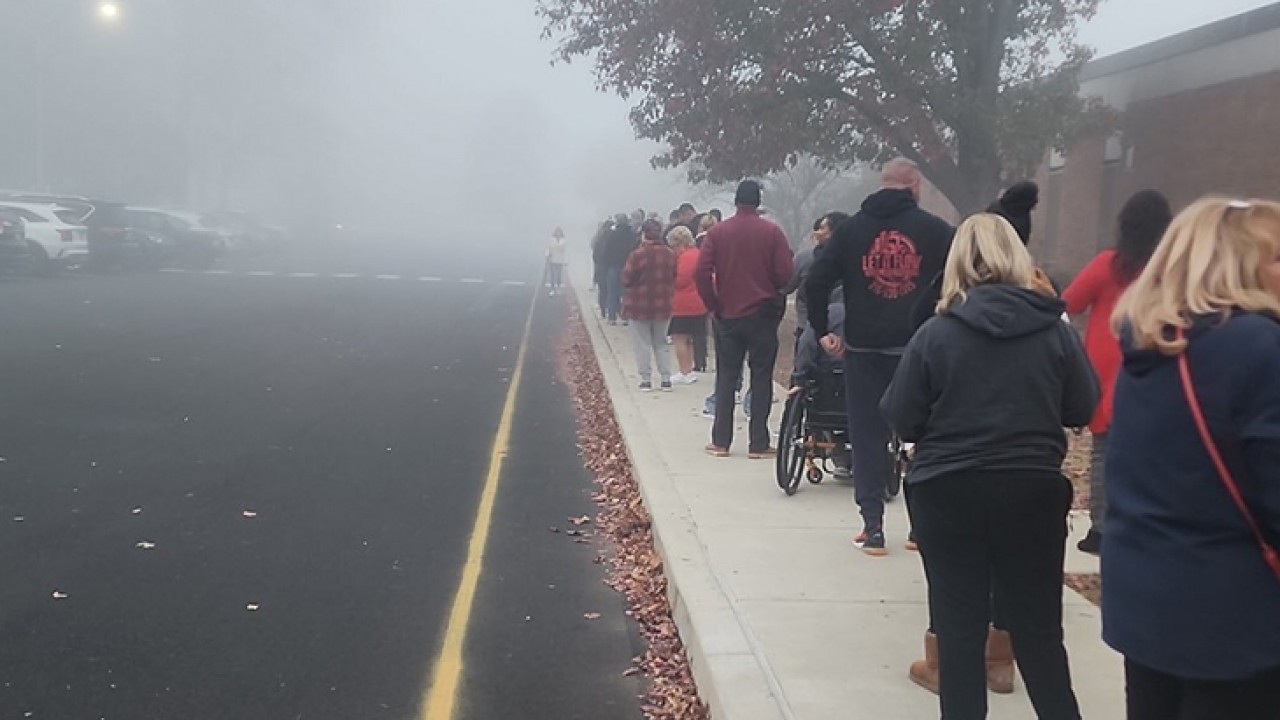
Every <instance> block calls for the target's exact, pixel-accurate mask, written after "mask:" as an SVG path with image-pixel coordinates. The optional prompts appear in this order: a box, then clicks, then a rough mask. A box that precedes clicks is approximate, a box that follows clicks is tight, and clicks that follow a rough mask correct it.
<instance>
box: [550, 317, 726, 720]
mask: <svg viewBox="0 0 1280 720" xmlns="http://www.w3.org/2000/svg"><path fill="white" fill-rule="evenodd" d="M558 358H559V359H558V363H559V368H558V369H559V373H560V378H561V381H562V382H563V383H564V384H565V385H566V386H567V387H568V388H569V391H570V394H571V395H572V397H573V402H574V406H575V407H576V409H577V414H578V447H579V450H580V452H581V454H582V458H583V461H584V463H585V464H586V466H587V468H588V469H589V470H591V472H592V473H593V475H594V476H595V482H596V485H597V487H598V488H599V490H598V491H597V492H596V494H595V495H594V496H593V499H594V500H595V501H596V503H597V504H598V505H599V506H600V514H599V515H598V516H597V517H596V519H595V524H596V527H597V531H598V532H597V535H598V536H601V537H604V538H605V539H607V540H608V543H609V552H608V554H606V555H601V556H599V557H598V558H597V561H598V562H600V563H602V564H604V565H605V567H606V568H607V569H608V578H607V580H606V582H607V583H608V584H609V586H610V587H612V588H613V589H614V590H617V591H618V592H619V593H621V594H622V595H624V596H625V597H626V599H627V606H628V608H629V609H628V610H627V614H628V615H629V616H630V617H632V618H633V619H634V620H635V621H636V622H637V623H639V625H640V629H641V633H642V635H643V637H644V639H645V643H646V645H647V649H646V650H645V653H644V655H643V656H641V657H639V658H636V660H635V665H634V667H633V668H632V669H631V670H628V671H627V674H635V673H644V675H645V676H646V677H647V678H649V680H650V686H649V689H648V691H647V693H646V694H645V695H644V696H643V697H642V698H641V699H642V700H643V701H644V705H643V710H644V715H645V717H646V718H649V719H650V720H676V719H679V720H705V719H706V718H709V717H710V714H709V712H708V710H707V707H706V706H705V705H704V704H703V703H702V701H701V700H699V699H698V689H697V687H696V685H695V684H694V681H693V672H692V671H691V670H690V668H689V661H688V657H687V656H686V654H685V649H684V644H683V643H682V642H681V641H680V634H679V632H678V630H677V629H676V624H675V621H674V620H673V619H672V617H671V604H670V602H669V601H668V599H667V580H666V577H665V576H664V575H663V569H662V560H661V558H659V557H658V554H657V552H656V551H655V550H654V546H653V532H652V528H651V522H650V518H649V513H648V511H647V510H645V507H644V503H643V501H642V500H641V497H640V489H639V487H638V486H637V485H636V481H635V477H634V476H633V475H632V472H631V461H630V460H629V459H628V457H627V452H626V447H625V445H624V443H623V440H622V432H621V430H620V429H619V428H618V422H617V418H616V417H615V416H614V413H613V403H612V402H611V401H610V399H609V392H608V390H607V389H606V388H605V384H604V376H603V375H602V374H601V372H600V367H599V365H598V364H597V363H596V356H595V352H594V351H593V350H592V347H591V340H590V338H589V337H588V335H587V329H586V327H585V326H584V325H583V322H582V318H581V316H580V315H579V313H577V312H576V311H575V312H572V313H571V315H570V318H569V322H568V325H567V327H566V329H565V334H564V337H563V338H562V340H561V347H560V351H559V353H558Z"/></svg>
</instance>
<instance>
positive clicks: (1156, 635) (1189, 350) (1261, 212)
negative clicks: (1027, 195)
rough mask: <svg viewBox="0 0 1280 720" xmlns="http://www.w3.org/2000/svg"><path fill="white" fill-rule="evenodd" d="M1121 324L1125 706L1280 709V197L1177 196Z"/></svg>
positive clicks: (1116, 548)
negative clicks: (1176, 207) (1184, 203)
mask: <svg viewBox="0 0 1280 720" xmlns="http://www.w3.org/2000/svg"><path fill="white" fill-rule="evenodd" d="M1114 324H1115V329H1116V331H1117V333H1118V334H1119V336H1120V337H1121V338H1122V340H1123V344H1124V349H1125V358H1124V366H1123V369H1122V370H1121V372H1120V375H1119V378H1118V380H1117V384H1116V396H1115V416H1114V424H1113V427H1112V435H1111V443H1112V444H1111V454H1110V455H1109V457H1108V458H1107V464H1106V474H1105V485H1106V488H1107V500H1108V503H1109V512H1110V513H1112V514H1110V515H1109V516H1108V520H1107V522H1108V525H1107V533H1106V535H1105V536H1104V539H1103V546H1102V584H1103V593H1102V596H1103V599H1102V611H1103V636H1104V639H1105V640H1106V642H1107V644H1109V645H1110V646H1111V647H1113V648H1115V649H1116V650H1117V651H1119V652H1120V653H1122V654H1123V655H1124V656H1125V673H1126V685H1127V693H1128V711H1129V718H1130V720H1169V719H1170V718H1172V719H1175V720H1194V719H1201V718H1204V719H1208V718H1223V719H1226V718H1230V719H1231V720H1276V718H1280V569H1277V568H1273V567H1271V566H1269V564H1268V562H1267V560H1266V559H1265V553H1266V546H1267V545H1270V546H1271V547H1275V544H1276V543H1277V541H1278V540H1280V204H1275V203H1269V202H1258V201H1253V202H1242V201H1230V200H1219V199H1206V200H1202V201H1200V202H1198V203H1196V204H1195V205H1193V206H1191V207H1190V208H1188V209H1187V210H1186V211H1184V212H1183V213H1182V214H1181V215H1180V216H1179V217H1178V218H1177V219H1176V220H1175V221H1174V223H1173V225H1172V226H1171V227H1170V229H1169V231H1168V233H1167V234H1166V235H1165V237H1164V239H1163V240H1162V241H1161V243H1160V245H1159V247H1158V248H1157V249H1156V252H1155V255H1154V256H1153V257H1152V259H1151V262H1150V264H1149V265H1148V266H1147V268H1146V270H1145V271H1143V273H1142V275H1141V276H1139V278H1138V280H1137V281H1136V282H1135V283H1134V285H1133V286H1132V287H1131V288H1130V290H1129V291H1128V292H1127V293H1126V294H1125V296H1124V297H1123V298H1122V299H1121V301H1120V304H1119V305H1118V307H1117V309H1116V313H1115V318H1114ZM1184 361H1185V366H1184ZM1184 372H1185V373H1186V376H1185V377H1186V380H1184V374H1183V373H1184ZM1185 382H1189V386H1188V385H1186V384H1184V383H1185ZM1197 409H1198V410H1199V415H1200V417H1201V418H1202V419H1203V422H1204V426H1203V432H1202V430H1201V428H1200V427H1199V426H1198V422H1197ZM1205 433H1207V437H1206V435H1205ZM1215 454H1216V455H1218V456H1219V457H1220V459H1221V461H1222V465H1223V468H1222V469H1223V470H1224V471H1225V472H1220V471H1219V469H1218V467H1217V466H1216V464H1215V461H1214V456H1215ZM1233 486H1234V487H1236V488H1238V496H1235V491H1234V490H1233V489H1232V488H1233Z"/></svg>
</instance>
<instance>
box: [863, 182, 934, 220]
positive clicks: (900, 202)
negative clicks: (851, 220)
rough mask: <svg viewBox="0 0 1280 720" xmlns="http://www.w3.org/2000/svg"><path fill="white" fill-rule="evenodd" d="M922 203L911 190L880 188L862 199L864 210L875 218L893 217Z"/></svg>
mask: <svg viewBox="0 0 1280 720" xmlns="http://www.w3.org/2000/svg"><path fill="white" fill-rule="evenodd" d="M919 206H920V205H919V203H917V202H916V199H915V196H913V195H912V194H911V191H910V190H889V189H886V190H880V191H878V192H874V193H872V194H871V195H870V196H869V197H868V198H867V199H866V200H863V201H862V212H864V213H866V214H868V215H870V216H871V217H875V218H891V217H894V216H895V215H901V214H902V213H904V212H907V211H909V210H915V209H916V208H918V207H919Z"/></svg>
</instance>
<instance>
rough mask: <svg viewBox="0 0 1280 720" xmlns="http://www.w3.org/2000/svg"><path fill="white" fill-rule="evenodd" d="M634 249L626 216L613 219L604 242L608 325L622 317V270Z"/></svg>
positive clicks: (634, 231) (634, 242)
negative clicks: (611, 226) (611, 227)
mask: <svg viewBox="0 0 1280 720" xmlns="http://www.w3.org/2000/svg"><path fill="white" fill-rule="evenodd" d="M635 249H636V230H633V229H632V228H631V225H630V224H628V221H627V216H626V215H618V217H617V218H615V221H614V225H613V231H612V232H610V233H609V237H608V239H607V240H606V241H605V248H604V261H605V283H606V290H605V318H607V319H608V320H609V324H610V325H617V324H618V320H619V319H620V318H621V316H622V294H623V287H622V268H623V267H624V266H626V264H627V259H628V258H630V257H631V252H632V251H633V250H635Z"/></svg>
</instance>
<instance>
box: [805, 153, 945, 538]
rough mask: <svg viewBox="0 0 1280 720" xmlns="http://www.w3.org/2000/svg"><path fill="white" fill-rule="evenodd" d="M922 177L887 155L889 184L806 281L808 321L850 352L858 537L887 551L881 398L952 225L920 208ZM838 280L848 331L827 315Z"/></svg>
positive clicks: (833, 348) (829, 344)
mask: <svg viewBox="0 0 1280 720" xmlns="http://www.w3.org/2000/svg"><path fill="white" fill-rule="evenodd" d="M921 182H922V178H921V176H920V170H919V168H918V167H917V166H916V164H915V163H914V162H911V161H910V160H907V159H905V158H898V159H896V160H892V161H890V162H889V163H888V164H886V165H885V166H884V169H883V171H882V175H881V179H880V188H881V189H880V190H879V191H878V192H876V193H874V194H872V195H871V196H870V197H868V198H867V199H866V201H865V202H863V204H862V209H861V210H860V211H859V212H858V214H857V215H854V216H853V217H852V218H850V219H849V220H847V221H845V222H843V223H841V224H840V227H839V228H837V229H836V233H835V236H834V237H833V238H832V239H831V242H829V243H828V244H827V246H826V249H825V250H824V251H823V253H822V256H821V257H819V258H817V259H816V260H815V261H814V263H813V267H812V269H811V270H810V271H809V279H808V281H807V283H806V285H807V288H808V290H807V292H806V295H807V297H806V298H805V300H806V301H807V305H808V313H809V324H810V325H812V326H813V329H814V332H815V333H816V334H817V336H818V337H819V338H821V341H822V346H823V348H824V349H825V350H826V351H827V352H829V353H831V354H833V355H841V354H843V355H844V367H845V373H844V378H845V388H846V389H845V403H846V405H847V407H848V413H849V438H850V442H851V443H852V445H853V484H854V500H855V501H856V502H857V503H858V508H859V511H860V513H861V515H862V525H863V527H862V532H861V533H859V534H858V536H857V537H856V538H854V541H853V542H854V545H855V546H856V547H858V548H860V549H861V550H862V551H863V552H865V553H866V554H868V555H872V556H876V557H879V556H883V555H886V554H887V553H888V550H887V549H886V547H885V539H884V503H885V500H886V498H887V486H888V482H889V476H890V474H891V473H892V472H893V466H892V464H891V462H890V458H889V453H888V452H887V451H886V448H887V447H888V445H889V440H890V433H889V426H888V425H887V424H886V423H885V420H884V417H883V416H882V415H881V414H880V408H879V403H880V398H881V397H882V396H883V395H884V392H885V389H886V388H888V387H889V381H890V380H891V379H893V373H894V371H895V370H897V368H898V360H899V359H900V358H901V356H902V351H903V348H905V347H906V345H907V341H908V340H910V339H911V335H912V333H913V332H914V331H915V326H914V325H913V324H912V311H913V310H914V308H915V305H916V303H917V301H918V300H919V299H920V297H921V296H922V295H924V294H925V293H926V292H927V284H928V282H929V280H930V279H931V278H933V277H934V276H936V275H937V274H938V273H940V272H941V271H942V267H943V264H944V262H945V260H946V257H947V249H948V248H949V247H950V246H951V235H952V232H953V230H952V228H951V226H950V225H948V224H947V223H946V222H945V221H943V220H942V219H941V218H938V217H935V216H933V215H931V214H929V213H927V212H925V211H924V210H922V209H920V205H919V201H920V185H921ZM837 285H843V288H844V304H845V337H844V338H843V339H842V338H841V337H840V336H839V335H837V334H835V333H833V332H832V331H831V327H830V323H829V321H828V317H827V303H828V301H829V300H830V298H831V291H832V290H835V288H836V286H837Z"/></svg>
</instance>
